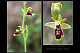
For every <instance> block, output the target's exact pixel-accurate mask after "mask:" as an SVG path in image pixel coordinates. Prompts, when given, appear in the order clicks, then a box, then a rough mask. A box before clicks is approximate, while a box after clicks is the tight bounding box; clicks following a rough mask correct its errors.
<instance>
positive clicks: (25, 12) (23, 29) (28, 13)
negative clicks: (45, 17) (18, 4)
mask: <svg viewBox="0 0 80 53" xmlns="http://www.w3.org/2000/svg"><path fill="white" fill-rule="evenodd" d="M23 3H24V9H21V10H22V12H23V23H22V26H18V27H19V28H20V29H19V30H18V29H16V32H15V33H14V34H13V35H14V36H20V34H22V35H23V38H24V49H25V52H27V49H26V41H27V38H28V26H27V25H26V27H25V26H24V22H25V19H26V17H29V18H32V17H33V16H34V15H35V14H34V13H31V12H32V8H31V7H28V8H26V2H23ZM25 32H26V33H25Z"/></svg>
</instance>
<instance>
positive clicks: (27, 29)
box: [26, 25, 28, 38]
mask: <svg viewBox="0 0 80 53" xmlns="http://www.w3.org/2000/svg"><path fill="white" fill-rule="evenodd" d="M27 37H28V26H27V25H26V38H27Z"/></svg>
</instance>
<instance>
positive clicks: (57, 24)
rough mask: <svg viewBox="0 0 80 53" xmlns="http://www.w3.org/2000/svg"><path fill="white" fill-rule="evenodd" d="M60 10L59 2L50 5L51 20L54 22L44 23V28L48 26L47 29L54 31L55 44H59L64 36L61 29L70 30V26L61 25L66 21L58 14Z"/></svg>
mask: <svg viewBox="0 0 80 53" xmlns="http://www.w3.org/2000/svg"><path fill="white" fill-rule="evenodd" d="M61 8H62V4H61V3H60V2H58V3H52V6H51V14H52V16H53V17H51V19H52V20H53V21H54V22H48V23H45V26H48V27H50V28H53V29H54V36H56V38H55V40H56V41H57V44H60V42H59V41H60V40H61V38H62V37H63V36H64V33H63V30H62V29H70V28H71V26H70V25H69V24H66V23H63V22H65V21H66V20H67V19H66V18H64V19H62V16H61V15H60V14H59V12H60V9H61ZM57 17H58V20H56V18H57Z"/></svg>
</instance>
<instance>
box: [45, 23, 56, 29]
mask: <svg viewBox="0 0 80 53" xmlns="http://www.w3.org/2000/svg"><path fill="white" fill-rule="evenodd" d="M45 26H48V27H51V28H53V29H55V28H56V27H55V22H48V23H46V24H45Z"/></svg>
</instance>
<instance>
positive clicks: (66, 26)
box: [61, 23, 71, 29]
mask: <svg viewBox="0 0 80 53" xmlns="http://www.w3.org/2000/svg"><path fill="white" fill-rule="evenodd" d="M69 28H71V26H70V25H68V24H66V23H62V24H61V29H69Z"/></svg>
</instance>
